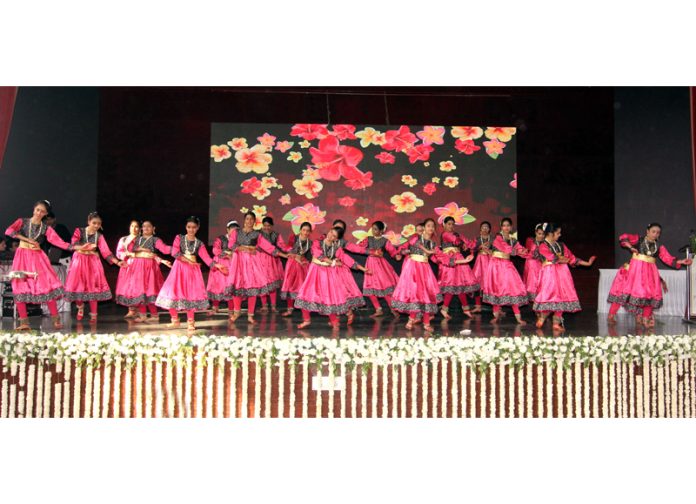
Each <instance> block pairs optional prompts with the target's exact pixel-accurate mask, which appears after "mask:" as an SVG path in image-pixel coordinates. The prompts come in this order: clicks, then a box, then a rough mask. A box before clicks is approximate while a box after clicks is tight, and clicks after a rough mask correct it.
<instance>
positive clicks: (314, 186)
mask: <svg viewBox="0 0 696 504" xmlns="http://www.w3.org/2000/svg"><path fill="white" fill-rule="evenodd" d="M292 185H293V187H294V188H295V192H296V193H297V194H299V195H300V196H304V197H306V198H307V199H313V198H316V197H317V196H318V195H319V193H320V192H321V190H322V189H323V188H324V185H323V184H322V183H321V182H319V181H318V180H316V179H313V178H311V177H304V178H303V179H302V180H293V181H292Z"/></svg>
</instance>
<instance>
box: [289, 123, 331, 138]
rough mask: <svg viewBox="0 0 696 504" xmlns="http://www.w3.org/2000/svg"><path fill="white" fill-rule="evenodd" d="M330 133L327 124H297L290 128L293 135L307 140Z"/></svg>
mask: <svg viewBox="0 0 696 504" xmlns="http://www.w3.org/2000/svg"><path fill="white" fill-rule="evenodd" d="M328 134H329V130H328V129H326V124H295V125H293V127H292V129H291V130H290V135H291V136H298V137H302V138H304V139H305V140H314V139H315V138H319V139H322V138H324V137H325V136H327V135H328Z"/></svg>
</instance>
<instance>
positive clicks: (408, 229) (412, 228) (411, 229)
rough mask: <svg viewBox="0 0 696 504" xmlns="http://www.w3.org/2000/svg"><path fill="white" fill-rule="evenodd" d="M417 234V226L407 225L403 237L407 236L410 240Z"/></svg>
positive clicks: (402, 233) (402, 231)
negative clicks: (410, 237)
mask: <svg viewBox="0 0 696 504" xmlns="http://www.w3.org/2000/svg"><path fill="white" fill-rule="evenodd" d="M415 232H416V226H414V225H413V224H406V225H405V226H404V228H403V229H402V230H401V236H405V237H406V238H408V237H409V236H412V235H413V234H414V233H415Z"/></svg>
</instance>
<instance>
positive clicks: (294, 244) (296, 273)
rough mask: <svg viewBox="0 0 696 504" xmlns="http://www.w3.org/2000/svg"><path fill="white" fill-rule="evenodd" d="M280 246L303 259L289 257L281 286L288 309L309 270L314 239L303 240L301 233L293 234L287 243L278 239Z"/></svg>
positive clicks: (281, 295)
mask: <svg viewBox="0 0 696 504" xmlns="http://www.w3.org/2000/svg"><path fill="white" fill-rule="evenodd" d="M278 248H280V249H281V250H282V251H283V252H287V253H288V254H295V255H298V256H300V259H301V262H297V260H296V259H294V258H291V257H288V260H287V263H286V264H285V273H284V275H283V284H282V285H281V286H280V297H281V298H282V299H285V300H287V302H288V309H290V308H292V306H293V304H294V300H295V298H296V297H297V293H298V292H299V290H300V287H302V283H303V282H304V280H305V278H306V277H307V272H308V271H309V264H310V262H311V261H312V240H311V239H309V238H307V239H306V240H303V239H302V238H300V235H292V236H291V237H290V240H289V241H288V243H287V244H286V243H285V242H283V241H282V240H278Z"/></svg>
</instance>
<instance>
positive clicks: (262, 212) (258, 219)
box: [252, 205, 268, 230]
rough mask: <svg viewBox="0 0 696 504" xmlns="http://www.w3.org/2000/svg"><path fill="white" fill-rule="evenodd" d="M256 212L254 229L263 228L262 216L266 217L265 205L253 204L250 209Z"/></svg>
mask: <svg viewBox="0 0 696 504" xmlns="http://www.w3.org/2000/svg"><path fill="white" fill-rule="evenodd" d="M252 212H254V213H255V214H256V222H255V223H254V229H256V230H259V229H261V228H263V222H262V221H263V218H264V217H266V213H267V212H268V211H267V210H266V205H263V206H258V205H254V209H253V210H252Z"/></svg>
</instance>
